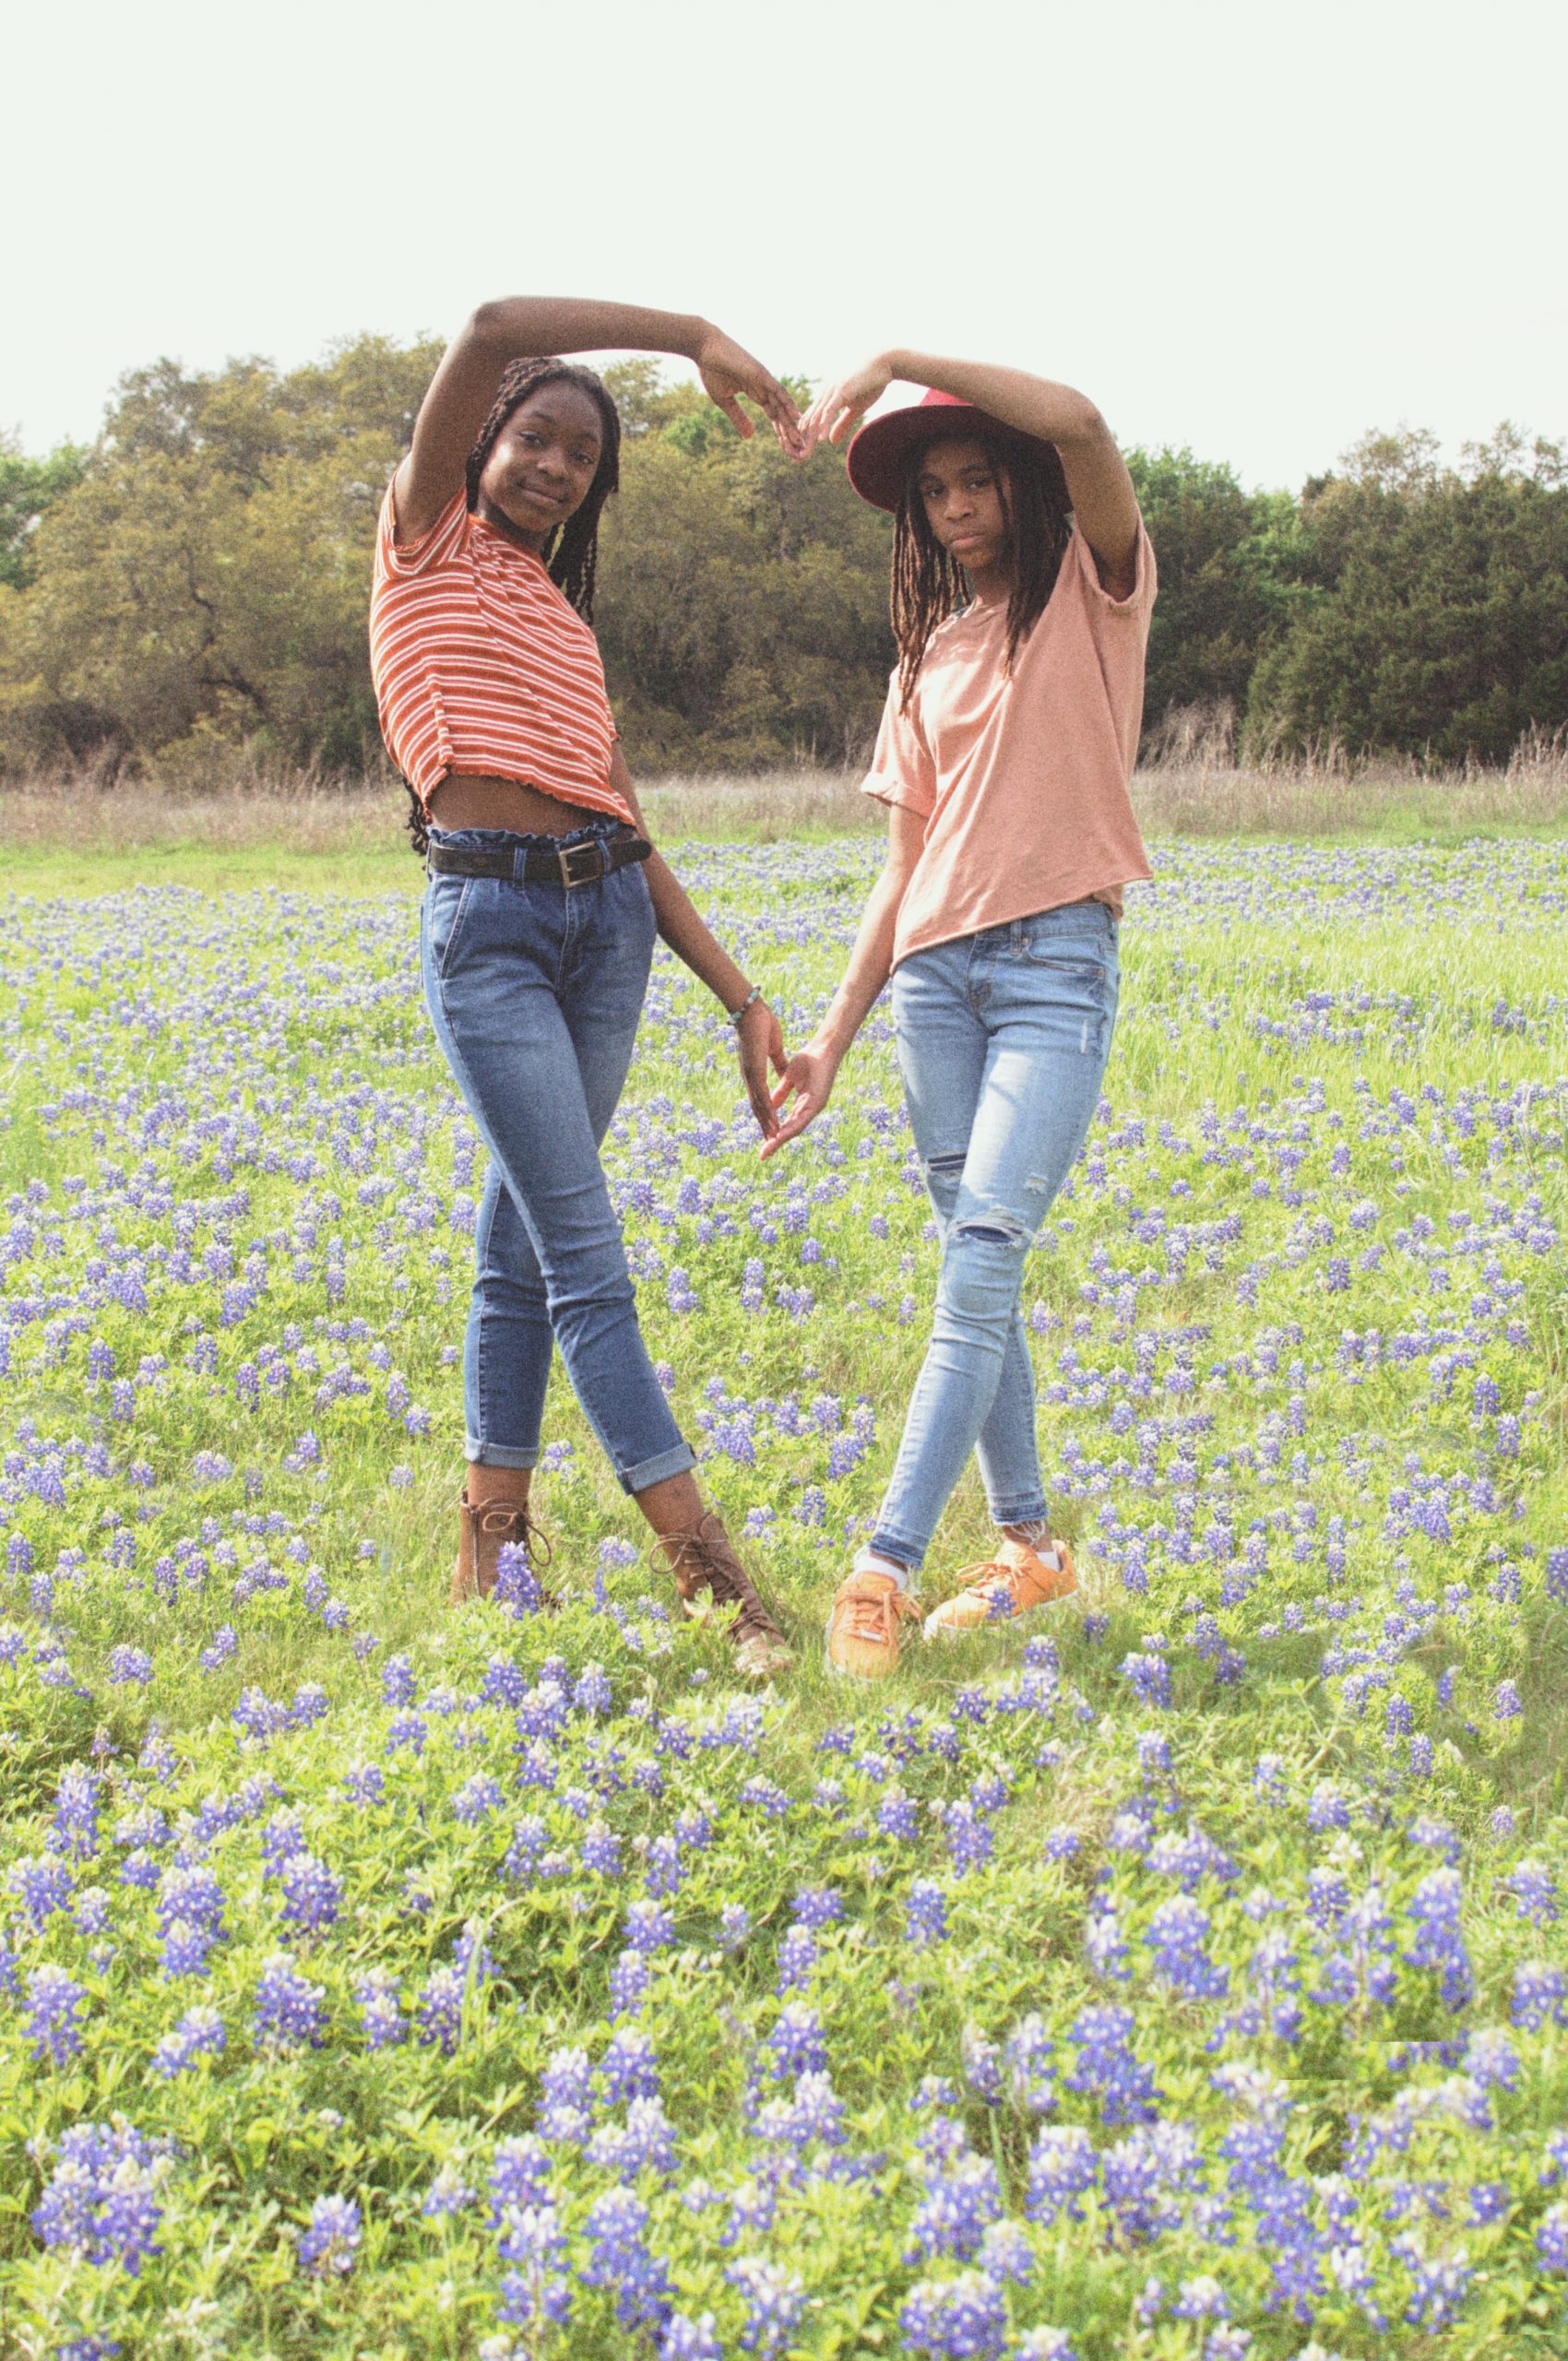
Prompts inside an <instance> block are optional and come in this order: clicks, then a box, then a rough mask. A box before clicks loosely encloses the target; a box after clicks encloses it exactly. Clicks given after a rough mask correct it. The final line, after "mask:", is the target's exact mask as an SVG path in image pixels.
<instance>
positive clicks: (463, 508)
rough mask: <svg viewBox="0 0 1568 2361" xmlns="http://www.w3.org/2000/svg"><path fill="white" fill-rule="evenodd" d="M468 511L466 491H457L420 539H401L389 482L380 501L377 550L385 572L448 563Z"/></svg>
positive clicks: (398, 572)
mask: <svg viewBox="0 0 1568 2361" xmlns="http://www.w3.org/2000/svg"><path fill="white" fill-rule="evenodd" d="M468 515H469V504H468V498H467V495H466V493H465V492H454V493H453V495H452V497H451V499H450V500H449V501H448V502H447V503H446V505H445V508H444V509H443V510H442V512H441V514H440V516H438V517H437V518H436V520H435V522H434V525H430V526H427V527H426V528H425V530H424V531H423V532H422V533H421V534H420V536H419V538H418V540H412V541H399V540H398V511H397V508H396V505H395V504H394V501H393V496H392V486H391V485H390V484H388V485H387V487H386V498H385V499H384V500H383V502H382V504H381V516H380V520H379V524H378V527H377V533H376V554H377V556H378V558H379V560H380V563H381V567H382V570H383V572H384V573H386V574H388V575H407V574H422V573H424V571H425V569H426V568H427V567H428V566H432V565H443V564H445V563H446V562H447V560H448V559H449V558H451V557H452V556H453V555H454V553H455V552H456V551H457V548H458V546H459V545H460V543H461V541H462V538H463V530H464V528H465V526H466V525H467V523H468Z"/></svg>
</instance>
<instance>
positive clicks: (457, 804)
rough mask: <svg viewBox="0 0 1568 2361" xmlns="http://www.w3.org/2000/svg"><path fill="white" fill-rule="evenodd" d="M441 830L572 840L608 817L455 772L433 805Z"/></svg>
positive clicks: (514, 784)
mask: <svg viewBox="0 0 1568 2361" xmlns="http://www.w3.org/2000/svg"><path fill="white" fill-rule="evenodd" d="M430 813H431V817H432V819H433V820H434V822H435V825H436V826H437V827H438V828H509V829H510V830H511V831H512V833H513V834H514V835H515V836H570V835H571V833H572V830H573V829H574V828H580V827H581V826H582V825H584V823H585V822H586V821H588V820H595V819H599V818H600V817H602V814H601V813H597V812H590V811H589V810H588V807H587V805H586V804H582V803H566V802H564V801H562V799H561V797H560V796H558V795H545V794H543V793H542V792H541V791H540V789H538V788H537V787H524V786H523V785H522V784H521V782H520V781H519V780H517V779H515V778H479V777H470V776H469V774H468V773H467V772H456V771H449V772H448V773H447V775H446V777H445V778H444V779H443V780H442V782H441V784H440V786H439V787H438V788H436V789H434V790H433V792H432V794H431V799H430Z"/></svg>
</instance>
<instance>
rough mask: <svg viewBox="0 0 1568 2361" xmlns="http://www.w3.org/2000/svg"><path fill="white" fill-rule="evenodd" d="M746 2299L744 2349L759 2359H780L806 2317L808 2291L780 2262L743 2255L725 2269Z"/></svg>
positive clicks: (743, 2330)
mask: <svg viewBox="0 0 1568 2361" xmlns="http://www.w3.org/2000/svg"><path fill="white" fill-rule="evenodd" d="M724 2276H725V2278H726V2279H727V2280H728V2281H729V2282H730V2284H731V2286H732V2287H737V2288H739V2290H740V2292H741V2294H742V2296H743V2297H744V2299H745V2306H746V2317H745V2321H744V2324H743V2325H742V2330H741V2339H740V2342H741V2350H742V2353H754V2354H756V2355H758V2356H759V2361H777V2356H778V2355H779V2354H781V2353H782V2352H783V2351H784V2349H785V2347H786V2345H788V2344H790V2343H792V2342H793V2341H794V2335H795V2331H796V2330H797V2329H798V2328H799V2326H800V2324H801V2322H802V2319H804V2317H805V2309H806V2291H805V2289H804V2287H803V2286H802V2284H801V2282H800V2281H799V2279H797V2278H796V2276H795V2274H794V2272H791V2271H785V2270H783V2269H781V2268H780V2266H779V2265H778V2263H774V2262H764V2261H762V2260H760V2259H759V2258H758V2257H756V2256H754V2255H742V2257H741V2258H740V2260H738V2261H735V2262H732V2263H731V2265H730V2267H729V2269H728V2270H727V2271H726V2272H725V2273H724Z"/></svg>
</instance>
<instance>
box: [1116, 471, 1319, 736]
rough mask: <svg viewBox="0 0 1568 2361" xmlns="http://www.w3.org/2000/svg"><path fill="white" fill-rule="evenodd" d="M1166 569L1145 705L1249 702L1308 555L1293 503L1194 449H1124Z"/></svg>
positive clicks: (1159, 709) (1158, 708)
mask: <svg viewBox="0 0 1568 2361" xmlns="http://www.w3.org/2000/svg"><path fill="white" fill-rule="evenodd" d="M1127 465H1128V468H1129V469H1130V470H1131V472H1132V477H1133V482H1134V486H1135V488H1136V491H1137V495H1138V504H1139V506H1140V507H1141V508H1142V510H1143V513H1144V521H1145V523H1146V525H1147V527H1148V532H1149V539H1150V540H1151V541H1152V542H1153V544H1154V552H1155V558H1156V562H1157V564H1158V570H1159V596H1158V599H1157V600H1156V602H1155V610H1154V614H1153V617H1152V620H1151V622H1150V625H1149V644H1148V680H1147V685H1146V690H1145V694H1144V711H1145V715H1146V718H1147V721H1148V723H1149V724H1150V726H1157V725H1158V723H1159V722H1160V721H1162V720H1163V719H1164V718H1165V717H1166V715H1167V714H1168V713H1170V710H1171V708H1172V707H1175V706H1200V705H1215V704H1219V703H1226V704H1229V706H1231V707H1232V708H1233V709H1235V710H1240V709H1241V706H1244V704H1245V702H1246V696H1247V686H1248V682H1249V681H1250V679H1251V677H1252V670H1253V665H1254V663H1255V662H1256V660H1257V657H1258V652H1259V650H1260V648H1261V647H1263V646H1265V643H1266V642H1267V641H1268V640H1269V639H1270V638H1271V637H1272V636H1273V635H1275V634H1276V633H1277V631H1278V630H1279V629H1280V628H1281V627H1282V625H1283V623H1284V622H1285V620H1286V618H1287V616H1288V615H1289V611H1290V607H1291V604H1292V601H1293V599H1294V597H1295V595H1296V592H1297V587H1298V584H1297V576H1298V575H1299V571H1300V567H1301V563H1302V561H1303V554H1304V553H1303V552H1302V551H1301V547H1300V540H1301V536H1300V529H1299V526H1298V521H1297V516H1296V507H1295V503H1294V502H1293V501H1292V500H1291V498H1290V497H1289V493H1286V492H1243V491H1242V489H1241V485H1240V484H1239V483H1238V482H1237V481H1236V478H1235V476H1234V474H1233V473H1232V472H1231V470H1230V469H1229V468H1228V467H1222V466H1218V465H1217V464H1215V463H1214V462H1213V461H1209V460H1204V459H1196V458H1194V456H1193V454H1192V452H1191V451H1188V450H1182V451H1171V450H1160V451H1153V452H1149V451H1142V450H1134V451H1130V452H1129V453H1128V454H1127Z"/></svg>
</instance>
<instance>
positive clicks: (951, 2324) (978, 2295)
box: [898, 2271, 1007, 2361]
mask: <svg viewBox="0 0 1568 2361" xmlns="http://www.w3.org/2000/svg"><path fill="white" fill-rule="evenodd" d="M898 2327H899V2331H900V2333H901V2334H902V2337H903V2339H904V2348H905V2350H906V2351H907V2352H909V2353H911V2354H922V2355H926V2356H927V2361H1000V2355H1001V2353H1002V2349H1003V2346H1004V2343H1005V2341H1006V2336H1007V2306H1006V2303H1005V2300H1004V2296H1003V2293H1002V2290H1001V2288H1000V2287H999V2286H998V2285H997V2284H996V2282H995V2280H994V2279H992V2278H991V2277H990V2276H989V2275H988V2273H986V2272H983V2271H964V2272H959V2274H958V2276H957V2277H956V2279H922V2280H919V2281H917V2283H916V2284H915V2285H914V2286H913V2287H911V2288H910V2290H909V2294H908V2296H906V2297H905V2298H904V2301H903V2303H902V2305H901V2306H900V2307H899V2311H898Z"/></svg>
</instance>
